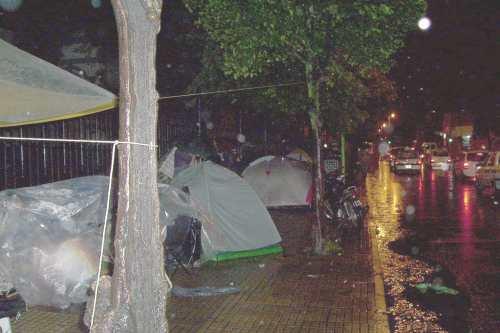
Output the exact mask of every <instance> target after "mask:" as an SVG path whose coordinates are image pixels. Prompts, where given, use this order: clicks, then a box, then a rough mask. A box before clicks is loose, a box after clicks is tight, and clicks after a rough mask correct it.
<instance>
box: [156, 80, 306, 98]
mask: <svg viewBox="0 0 500 333" xmlns="http://www.w3.org/2000/svg"><path fill="white" fill-rule="evenodd" d="M301 84H305V82H289V83H278V84H269V85H264V86H255V87H244V88H235V89H226V90H215V91H207V92H199V93H192V94H183V95H172V96H163V97H160V98H158V100H159V101H161V100H164V99H174V98H184V97H194V96H205V95H216V94H227V93H234V92H240V91H248V90H258V89H267V88H279V87H289V86H298V85H301Z"/></svg>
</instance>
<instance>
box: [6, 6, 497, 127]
mask: <svg viewBox="0 0 500 333" xmlns="http://www.w3.org/2000/svg"><path fill="white" fill-rule="evenodd" d="M164 3H165V6H170V7H166V8H165V10H164V17H165V18H166V21H169V23H168V25H166V24H164V26H163V28H162V30H163V31H162V34H161V35H160V37H159V46H158V49H159V56H162V57H163V58H164V59H166V60H167V61H162V62H161V63H162V64H166V65H165V66H163V67H160V68H158V78H159V80H160V81H161V80H162V78H171V77H172V76H171V74H173V73H172V71H176V70H179V69H180V74H181V75H183V76H184V77H183V80H180V82H181V83H180V84H178V85H177V86H172V80H170V83H169V85H168V86H167V85H163V87H164V88H165V89H162V83H161V82H160V88H161V89H160V94H162V95H163V94H164V92H168V91H172V92H173V91H175V90H179V89H182V88H183V87H185V86H187V85H188V81H189V80H190V78H192V77H193V76H194V75H195V73H196V71H198V70H199V61H198V62H197V61H196V59H194V58H195V57H196V56H199V55H197V54H192V53H191V52H190V51H189V50H193V48H192V47H190V48H186V49H180V46H179V45H175V44H172V43H173V42H175V41H176V40H177V41H179V40H178V38H176V34H180V33H182V31H186V29H187V30H189V25H190V24H191V21H190V18H189V17H186V12H183V11H179V8H178V4H179V3H181V2H180V1H164ZM172 3H177V7H176V6H175V5H174V6H172V5H171V4H172ZM54 4H57V5H53V6H50V5H48V4H47V1H40V0H25V3H24V4H23V6H22V7H21V10H20V11H18V12H17V13H13V14H11V13H5V12H3V13H2V12H1V11H0V27H7V28H9V29H11V30H16V31H18V32H22V33H23V34H24V35H25V36H26V35H28V36H31V38H32V39H33V40H34V41H38V43H40V42H41V41H42V42H43V43H44V44H45V45H52V46H54V47H49V48H43V47H39V45H38V46H37V45H27V48H31V50H30V51H31V52H35V54H36V52H38V54H37V55H38V56H40V57H42V58H45V59H47V60H49V61H50V60H51V59H50V58H51V57H54V56H55V54H54V48H55V46H56V45H57V43H58V42H57V41H56V40H57V39H55V38H54V39H53V42H52V43H51V42H50V39H51V38H52V37H51V34H54V35H61V34H64V33H65V31H66V30H67V29H71V28H75V27H78V26H82V25H83V26H91V27H93V28H96V27H98V28H97V29H95V30H94V31H97V33H98V37H100V38H101V39H102V38H109V36H108V35H109V34H110V31H111V33H115V32H114V28H113V20H112V16H110V15H111V8H110V6H109V2H108V1H103V7H101V8H99V9H94V8H92V7H91V5H90V1H87V0H75V1H54ZM176 11H177V12H176ZM82 13H84V15H81V14H82ZM427 16H428V17H429V18H430V19H431V21H432V26H431V28H430V29H429V30H427V31H420V30H417V31H415V32H412V33H411V34H410V35H408V37H407V42H406V46H405V48H404V49H402V50H401V51H400V52H399V53H398V54H397V55H396V57H395V66H394V68H393V69H392V71H391V73H390V76H391V78H392V79H393V80H395V81H396V83H397V87H398V91H399V96H400V102H399V106H398V107H399V108H400V109H401V119H400V120H399V121H400V128H399V131H400V132H404V131H409V132H413V131H414V130H415V129H416V127H418V126H420V127H421V126H440V124H441V119H442V115H443V114H444V113H447V112H464V113H470V114H473V115H474V116H475V118H476V123H477V124H476V125H478V126H477V127H478V128H479V129H480V130H481V131H483V132H487V131H488V130H489V129H491V127H495V126H497V127H498V126H500V125H497V124H499V123H500V118H499V117H500V1H499V0H428V10H427ZM110 17H111V19H110ZM167 19H168V20H167ZM99 31H100V32H99ZM33 37H34V38H33ZM177 37H178V36H177ZM103 42H105V41H103ZM35 44H36V43H35ZM108 44H110V43H109V42H108ZM111 44H112V43H111ZM172 46H173V47H172ZM174 48H175V51H172V50H173V49H174ZM178 49H180V50H178ZM177 51H178V52H177ZM159 63H160V62H159ZM177 74H179V72H178V73H177ZM184 74H185V75H184ZM178 76H179V75H178ZM161 90H164V92H162V91H161ZM178 92H179V91H175V93H178ZM497 131H498V129H497Z"/></svg>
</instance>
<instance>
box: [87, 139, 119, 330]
mask: <svg viewBox="0 0 500 333" xmlns="http://www.w3.org/2000/svg"><path fill="white" fill-rule="evenodd" d="M118 144H119V142H118V141H116V142H115V143H114V144H113V150H112V152H111V169H110V170H109V184H108V199H107V201H106V214H104V228H103V230H102V240H101V253H100V255H99V269H98V271H97V282H96V285H95V292H94V304H93V305H92V316H91V317H90V331H91V332H92V326H93V325H94V316H95V307H96V304H97V294H98V291H99V282H100V279H101V269H102V257H103V254H104V241H105V239H106V229H107V225H108V214H109V206H110V205H111V186H112V184H113V170H114V166H115V152H116V146H117V145H118Z"/></svg>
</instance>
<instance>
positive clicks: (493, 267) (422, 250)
mask: <svg viewBox="0 0 500 333" xmlns="http://www.w3.org/2000/svg"><path fill="white" fill-rule="evenodd" d="M366 187H367V200H368V204H369V206H370V213H369V216H368V223H369V225H370V227H372V228H375V232H376V234H377V241H378V244H377V245H378V246H379V250H380V251H379V252H380V254H381V256H382V263H383V269H384V282H385V285H386V286H385V287H386V294H387V296H388V303H389V311H390V313H391V314H392V316H391V317H392V318H391V319H392V325H393V329H394V331H396V332H407V331H416V332H420V331H429V332H435V331H450V332H469V329H472V331H473V332H500V211H499V209H497V208H494V207H492V205H491V204H490V202H489V200H488V199H487V198H483V197H481V196H480V195H479V194H478V193H477V192H476V189H475V188H474V185H473V184H471V183H464V182H460V181H455V180H454V179H453V178H452V177H450V175H449V174H448V173H443V172H436V171H430V170H429V171H427V170H426V171H425V172H424V171H422V172H421V173H420V174H419V175H394V174H393V173H391V172H390V171H389V168H388V165H387V164H386V163H384V162H381V164H380V166H379V168H378V170H377V171H375V172H374V173H372V174H369V175H368V176H367V180H366ZM436 277H438V278H437V279H436ZM418 283H434V285H445V286H447V287H451V288H454V289H457V290H458V291H459V292H460V294H459V296H448V295H447V296H443V295H436V294H434V293H426V294H425V295H424V294H421V293H420V292H418V291H417V290H416V289H415V288H414V287H415V285H417V284H418Z"/></svg>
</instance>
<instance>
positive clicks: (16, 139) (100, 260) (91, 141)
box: [0, 136, 172, 332]
mask: <svg viewBox="0 0 500 333" xmlns="http://www.w3.org/2000/svg"><path fill="white" fill-rule="evenodd" d="M0 140H11V141H43V142H72V143H102V144H112V145H113V148H112V149H113V150H112V152H111V168H110V170H109V184H108V197H107V201H106V213H105V215H104V228H103V230H102V239H101V250H100V255H99V269H98V271H97V282H96V287H95V292H94V304H93V305H92V316H91V319H90V331H91V332H92V326H93V325H94V317H95V308H96V304H97V295H98V292H99V282H100V278H101V270H102V258H103V256H104V242H105V240H106V229H107V225H108V216H109V208H110V205H111V189H112V184H113V171H114V166H115V155H116V147H117V146H118V145H119V144H128V145H137V146H146V147H149V148H150V149H154V148H156V147H158V146H157V145H153V144H147V143H140V142H130V141H118V140H115V141H106V140H80V139H52V138H22V137H11V136H0ZM167 282H168V284H169V285H170V288H172V282H171V281H170V279H169V278H168V276H167Z"/></svg>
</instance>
